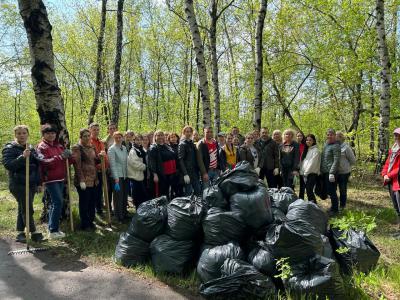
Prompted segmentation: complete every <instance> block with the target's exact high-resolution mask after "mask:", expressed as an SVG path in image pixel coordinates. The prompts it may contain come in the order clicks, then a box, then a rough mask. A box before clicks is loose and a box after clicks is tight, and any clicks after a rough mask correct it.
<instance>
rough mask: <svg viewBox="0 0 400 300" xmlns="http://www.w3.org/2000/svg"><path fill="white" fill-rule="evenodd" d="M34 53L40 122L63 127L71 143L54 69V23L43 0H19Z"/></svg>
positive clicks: (61, 130)
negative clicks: (52, 33)
mask: <svg viewBox="0 0 400 300" xmlns="http://www.w3.org/2000/svg"><path fill="white" fill-rule="evenodd" d="M18 6H19V12H20V15H21V17H22V20H23V21H24V27H25V30H26V34H27V37H28V43H29V51H30V57H31V67H32V68H31V77H32V83H33V90H34V92H35V99H36V109H37V112H38V113H39V118H40V123H41V124H44V123H50V124H52V125H53V126H55V127H57V129H58V130H59V138H60V141H61V142H62V143H63V144H67V145H68V144H69V136H68V130H67V125H66V122H65V112H64V101H63V98H62V96H61V90H60V88H59V86H58V82H57V78H56V73H55V69H54V53H53V43H52V36H51V29H52V27H51V24H50V22H49V19H48V16H47V10H46V7H45V5H44V4H43V1H41V0H19V1H18Z"/></svg>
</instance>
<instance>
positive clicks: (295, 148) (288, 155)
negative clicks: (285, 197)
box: [279, 129, 300, 189]
mask: <svg viewBox="0 0 400 300" xmlns="http://www.w3.org/2000/svg"><path fill="white" fill-rule="evenodd" d="M294 136H295V134H294V131H293V130H292V129H286V130H285V131H284V132H283V143H282V144H281V145H280V151H279V152H280V156H281V157H280V161H281V174H282V180H283V186H287V187H290V188H292V189H294V177H295V176H298V175H299V169H300V168H299V164H300V151H299V144H298V143H296V142H295V141H294Z"/></svg>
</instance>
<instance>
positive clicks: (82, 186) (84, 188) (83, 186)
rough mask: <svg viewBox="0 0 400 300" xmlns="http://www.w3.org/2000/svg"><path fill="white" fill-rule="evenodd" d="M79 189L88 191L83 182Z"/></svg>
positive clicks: (80, 183)
mask: <svg viewBox="0 0 400 300" xmlns="http://www.w3.org/2000/svg"><path fill="white" fill-rule="evenodd" d="M79 187H80V188H81V190H86V183H84V182H83V181H82V182H79Z"/></svg>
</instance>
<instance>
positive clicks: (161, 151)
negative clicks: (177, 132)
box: [147, 144, 176, 177]
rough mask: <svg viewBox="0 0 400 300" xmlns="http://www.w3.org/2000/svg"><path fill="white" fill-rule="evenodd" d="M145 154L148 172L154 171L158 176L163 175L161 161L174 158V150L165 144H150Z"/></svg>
mask: <svg viewBox="0 0 400 300" xmlns="http://www.w3.org/2000/svg"><path fill="white" fill-rule="evenodd" d="M147 155H148V163H149V170H150V173H151V175H153V173H156V174H157V175H158V177H164V169H163V165H162V164H163V162H165V161H167V160H172V159H176V155H175V152H174V151H173V150H172V148H171V147H170V146H169V145H166V144H163V145H157V144H152V145H151V146H150V149H149V151H148V154H147Z"/></svg>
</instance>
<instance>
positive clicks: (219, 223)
mask: <svg viewBox="0 0 400 300" xmlns="http://www.w3.org/2000/svg"><path fill="white" fill-rule="evenodd" d="M203 231H204V242H205V243H206V244H208V245H224V244H226V243H228V242H230V241H234V242H240V241H242V239H243V237H244V236H245V235H246V224H245V223H244V221H243V220H242V218H241V216H240V214H239V213H238V212H235V211H224V210H222V209H220V208H217V207H214V208H211V209H209V210H208V212H207V216H206V217H205V218H204V220H203Z"/></svg>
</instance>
